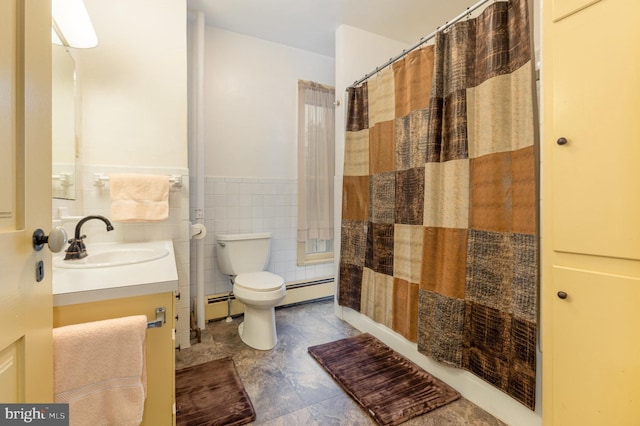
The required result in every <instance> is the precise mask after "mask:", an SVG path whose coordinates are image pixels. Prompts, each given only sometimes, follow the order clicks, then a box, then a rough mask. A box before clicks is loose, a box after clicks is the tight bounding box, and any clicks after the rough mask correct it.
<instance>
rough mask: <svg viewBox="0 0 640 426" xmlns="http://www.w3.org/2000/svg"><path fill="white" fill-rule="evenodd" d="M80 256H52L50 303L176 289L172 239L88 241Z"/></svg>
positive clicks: (112, 297)
mask: <svg viewBox="0 0 640 426" xmlns="http://www.w3.org/2000/svg"><path fill="white" fill-rule="evenodd" d="M87 253H89V255H88V256H87V257H85V258H84V259H80V260H66V261H65V260H63V259H64V253H59V254H58V255H56V256H54V258H53V305H54V306H64V305H74V304H78V303H88V302H97V301H100V300H110V299H118V298H122V297H134V296H143V295H148V294H156V293H164V292H168V291H177V290H178V271H177V268H176V259H175V253H174V250H173V242H172V241H171V240H162V241H147V242H138V243H133V242H132V243H91V242H89V243H87Z"/></svg>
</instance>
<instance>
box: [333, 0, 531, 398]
mask: <svg viewBox="0 0 640 426" xmlns="http://www.w3.org/2000/svg"><path fill="white" fill-rule="evenodd" d="M531 56H532V55H531V43H530V33H529V17H528V6H527V3H526V0H511V1H508V2H496V3H493V4H491V5H490V6H489V7H487V8H486V9H485V10H484V11H483V12H482V14H481V15H480V16H478V17H477V18H474V19H467V20H464V21H461V22H458V23H456V24H454V25H452V26H451V27H449V28H448V29H447V30H446V31H445V32H440V33H438V35H437V36H436V38H435V44H434V45H433V46H424V47H422V48H421V49H419V50H416V51H414V52H411V53H409V54H408V55H406V56H405V57H404V58H403V59H400V60H398V61H396V62H395V63H394V64H392V66H391V67H389V68H386V69H384V70H382V71H381V72H379V73H378V74H377V76H376V78H373V79H370V80H369V81H367V82H365V83H363V84H362V85H360V86H358V87H354V88H351V89H350V90H349V93H348V96H349V99H348V117H347V129H346V130H347V131H346V140H345V165H344V179H343V200H342V227H341V258H340V284H339V294H338V300H339V303H340V305H342V306H346V307H350V308H352V309H355V310H357V311H360V312H362V313H363V314H365V315H367V316H369V317H371V318H372V319H373V320H375V321H377V322H379V323H382V324H384V325H386V326H387V327H389V328H391V329H393V330H395V331H396V332H398V333H400V334H401V335H403V336H405V337H406V338H407V339H409V340H411V341H414V342H417V343H418V350H419V351H420V352H422V353H424V354H426V355H428V356H429V357H431V358H433V359H435V360H437V361H440V362H442V363H445V364H448V365H451V366H456V367H460V368H463V369H466V370H468V371H470V372H472V373H474V374H476V375H478V376H479V377H481V378H483V379H485V380H486V381H488V382H490V383H491V384H493V385H494V386H496V387H498V388H500V389H502V390H503V391H505V392H507V393H508V394H509V395H511V396H513V397H514V398H515V399H517V400H519V401H520V402H522V403H523V404H525V405H526V406H528V407H530V408H531V409H533V408H534V405H535V348H536V333H537V316H536V312H537V306H536V301H537V287H538V286H537V275H538V272H537V243H536V234H537V229H536V224H537V203H536V173H535V170H536V162H535V147H534V146H535V144H534V140H535V132H534V105H535V102H534V100H535V98H534V96H535V92H534V90H533V87H534V79H533V66H532V58H531Z"/></svg>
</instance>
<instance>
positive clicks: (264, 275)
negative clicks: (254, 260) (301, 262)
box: [233, 271, 284, 291]
mask: <svg viewBox="0 0 640 426" xmlns="http://www.w3.org/2000/svg"><path fill="white" fill-rule="evenodd" d="M233 283H234V284H235V285H237V286H240V287H244V288H246V289H249V290H254V291H271V290H277V289H278V288H280V287H282V284H284V280H283V279H282V277H281V276H280V275H276V274H272V273H271V272H267V271H262V272H246V273H244V274H238V275H236V279H235V280H234V282H233Z"/></svg>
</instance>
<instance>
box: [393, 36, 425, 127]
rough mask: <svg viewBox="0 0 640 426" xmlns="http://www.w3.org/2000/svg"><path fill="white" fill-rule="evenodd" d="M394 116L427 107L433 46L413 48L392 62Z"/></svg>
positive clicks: (400, 115)
mask: <svg viewBox="0 0 640 426" xmlns="http://www.w3.org/2000/svg"><path fill="white" fill-rule="evenodd" d="M393 73H394V83H395V91H396V98H395V100H396V117H404V116H405V115H407V114H409V112H411V111H415V110H418V109H423V108H427V107H428V106H429V94H430V92H431V79H432V75H433V46H424V47H422V48H420V49H417V50H414V51H413V52H411V53H409V54H408V55H407V56H405V57H404V58H403V59H402V60H401V61H397V62H395V63H394V64H393Z"/></svg>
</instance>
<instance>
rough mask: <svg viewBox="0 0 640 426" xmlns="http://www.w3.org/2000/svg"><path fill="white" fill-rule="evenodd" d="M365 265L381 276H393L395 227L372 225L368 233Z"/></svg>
mask: <svg viewBox="0 0 640 426" xmlns="http://www.w3.org/2000/svg"><path fill="white" fill-rule="evenodd" d="M364 265H365V266H366V267H367V268H369V269H371V270H373V271H375V272H379V273H381V274H386V275H391V276H393V225H392V224H386V223H384V224H380V223H372V224H370V225H369V229H368V232H367V254H366V257H365V263H364Z"/></svg>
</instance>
